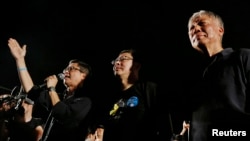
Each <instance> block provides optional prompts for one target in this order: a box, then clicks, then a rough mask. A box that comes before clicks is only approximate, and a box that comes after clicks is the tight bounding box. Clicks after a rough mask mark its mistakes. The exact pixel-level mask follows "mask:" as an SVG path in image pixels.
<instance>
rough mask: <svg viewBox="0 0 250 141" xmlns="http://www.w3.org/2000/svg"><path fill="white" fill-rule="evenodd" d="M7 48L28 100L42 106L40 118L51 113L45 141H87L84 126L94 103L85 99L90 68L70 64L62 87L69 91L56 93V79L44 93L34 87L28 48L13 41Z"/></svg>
mask: <svg viewBox="0 0 250 141" xmlns="http://www.w3.org/2000/svg"><path fill="white" fill-rule="evenodd" d="M8 46H9V49H10V51H11V54H12V56H13V57H14V59H15V61H16V66H17V70H18V75H19V79H20V81H21V84H22V86H23V88H24V91H25V92H26V93H28V98H30V99H31V100H33V101H35V104H36V105H40V106H37V107H39V108H38V109H39V111H38V113H39V112H40V114H41V116H44V115H45V114H44V112H43V111H45V113H46V112H50V114H49V116H48V119H47V121H46V123H45V131H44V136H43V139H42V140H43V141H45V140H48V141H58V140H60V141H69V140H70V141H78V140H81V141H82V140H84V138H85V134H86V132H87V129H86V128H81V126H83V125H85V123H86V122H85V120H86V119H87V115H88V113H89V111H90V108H91V99H90V98H89V97H87V96H86V95H87V93H86V91H85V87H84V86H85V85H84V83H85V81H86V80H87V78H88V77H89V76H90V74H91V68H90V66H89V65H88V64H87V63H85V62H82V61H80V60H76V59H74V60H70V61H69V64H68V66H67V67H66V68H65V69H64V70H63V74H64V76H65V77H64V79H63V83H64V85H65V87H66V89H65V91H64V92H63V94H62V95H59V94H58V92H57V91H56V85H57V82H58V78H57V76H56V75H51V76H49V77H47V78H46V79H45V81H46V86H45V89H44V88H40V87H39V86H37V85H34V83H33V80H32V78H31V76H30V74H29V72H28V69H27V67H26V62H25V55H26V45H23V46H22V47H21V46H20V45H19V43H18V42H17V41H16V40H15V39H13V38H10V39H9V40H8ZM38 109H37V108H36V110H38ZM41 109H42V110H41ZM47 114H48V113H46V115H47ZM43 119H44V117H43ZM84 129H85V130H86V131H84Z"/></svg>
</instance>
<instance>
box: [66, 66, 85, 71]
mask: <svg viewBox="0 0 250 141" xmlns="http://www.w3.org/2000/svg"><path fill="white" fill-rule="evenodd" d="M72 70H78V71H80V72H82V71H81V69H79V68H75V67H73V66H70V67H66V68H65V69H64V70H63V72H66V71H68V72H70V71H72Z"/></svg>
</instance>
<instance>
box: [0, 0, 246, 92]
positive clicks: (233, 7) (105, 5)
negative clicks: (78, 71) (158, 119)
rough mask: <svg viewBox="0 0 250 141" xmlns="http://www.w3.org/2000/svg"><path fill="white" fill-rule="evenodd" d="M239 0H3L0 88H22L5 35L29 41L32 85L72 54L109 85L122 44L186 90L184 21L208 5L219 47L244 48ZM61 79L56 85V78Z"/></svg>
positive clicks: (190, 56)
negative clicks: (216, 21)
mask: <svg viewBox="0 0 250 141" xmlns="http://www.w3.org/2000/svg"><path fill="white" fill-rule="evenodd" d="M249 6H250V5H249V4H247V2H240V1H237V2H235V1H229V0H228V1H220V0H217V1H211V0H210V1H204V0H200V1H198V0H193V1H192V0H190V1H183V2H181V1H168V0H161V1H160V0H152V1H149V0H133V1H124V0H112V1H110V0H94V1H89V0H88V1H80V0H70V1H69V0H61V1H58V2H54V1H53V2H52V1H51V0H36V1H33V0H25V1H22V2H21V1H20V0H8V1H2V2H1V4H0V16H1V24H0V54H1V55H0V65H1V66H0V68H1V69H0V74H1V75H2V77H1V79H0V86H2V87H6V88H9V89H12V88H13V87H15V86H17V85H20V83H19V80H18V77H17V71H16V66H15V61H14V59H13V57H12V56H11V54H10V52H9V48H8V46H7V41H8V38H10V37H13V38H16V39H17V40H18V41H19V42H20V44H22V45H23V44H26V45H27V55H26V62H27V66H28V68H29V71H30V73H31V76H32V78H33V80H34V82H35V83H36V84H41V83H43V80H44V79H45V77H47V76H49V75H51V74H58V73H60V72H61V71H62V70H63V69H64V68H65V67H66V66H67V64H68V61H69V60H70V59H75V58H77V59H81V60H84V61H86V62H88V63H89V64H90V65H91V66H92V69H93V78H94V81H95V83H96V85H95V86H96V87H97V88H98V90H100V91H102V88H105V87H106V86H107V85H108V84H109V83H108V82H109V80H110V78H111V77H113V74H112V65H111V63H110V62H111V60H112V59H114V58H115V57H116V56H117V54H118V52H119V51H120V50H122V49H125V48H130V47H135V48H136V49H138V50H139V51H141V52H142V53H143V54H144V60H145V65H144V71H143V73H144V75H146V77H147V78H148V79H149V80H153V81H156V82H159V83H161V84H163V85H166V89H167V90H166V94H167V93H168V94H175V92H176V91H179V90H180V89H181V90H186V89H187V88H188V87H189V86H190V85H192V83H193V82H192V81H194V80H195V76H196V71H197V70H198V69H197V68H199V65H200V64H199V60H197V53H196V52H195V51H194V50H193V49H192V47H191V44H190V42H189V40H188V35H187V22H188V18H189V17H190V16H191V15H192V13H193V12H196V11H197V10H201V9H205V10H211V11H214V12H216V13H218V14H219V15H221V16H222V18H223V19H224V22H225V36H224V46H225V47H228V46H231V47H233V48H241V47H246V48H248V47H249V41H250V20H249V17H250V16H249V13H250V8H249ZM59 83H60V82H59Z"/></svg>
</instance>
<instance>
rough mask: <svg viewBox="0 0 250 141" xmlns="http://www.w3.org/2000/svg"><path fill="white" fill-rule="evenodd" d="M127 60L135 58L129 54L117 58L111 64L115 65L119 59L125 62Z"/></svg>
mask: <svg viewBox="0 0 250 141" xmlns="http://www.w3.org/2000/svg"><path fill="white" fill-rule="evenodd" d="M125 60H133V58H131V57H127V56H122V57H120V58H116V59H115V60H112V61H111V64H112V65H114V64H115V63H116V62H117V61H120V62H123V61H125Z"/></svg>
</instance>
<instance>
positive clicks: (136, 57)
mask: <svg viewBox="0 0 250 141" xmlns="http://www.w3.org/2000/svg"><path fill="white" fill-rule="evenodd" d="M122 53H131V55H132V56H133V61H134V62H138V63H140V64H142V63H143V57H142V55H141V54H140V53H139V52H138V51H137V50H136V49H133V48H131V49H124V50H122V51H120V53H119V54H122Z"/></svg>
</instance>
